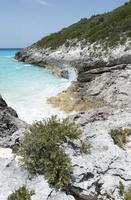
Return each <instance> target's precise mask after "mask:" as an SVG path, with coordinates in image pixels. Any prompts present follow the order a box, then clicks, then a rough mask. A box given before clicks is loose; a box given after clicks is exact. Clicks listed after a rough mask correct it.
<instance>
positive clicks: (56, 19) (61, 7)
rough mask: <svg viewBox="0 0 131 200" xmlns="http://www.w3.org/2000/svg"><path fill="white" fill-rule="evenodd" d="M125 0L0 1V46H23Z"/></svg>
mask: <svg viewBox="0 0 131 200" xmlns="http://www.w3.org/2000/svg"><path fill="white" fill-rule="evenodd" d="M124 2H126V0H107V1H106V0H45V1H44V0H0V48H8V47H26V46H28V45H30V44H31V43H33V42H35V41H37V40H38V39H40V38H41V37H43V36H45V35H47V34H49V33H51V32H55V31H58V30H59V29H61V28H63V27H66V26H68V25H70V24H72V23H74V22H77V21H78V20H79V19H81V18H83V17H89V16H91V15H94V14H97V13H103V12H107V11H110V10H112V9H113V8H116V7H117V6H119V5H121V4H123V3H124Z"/></svg>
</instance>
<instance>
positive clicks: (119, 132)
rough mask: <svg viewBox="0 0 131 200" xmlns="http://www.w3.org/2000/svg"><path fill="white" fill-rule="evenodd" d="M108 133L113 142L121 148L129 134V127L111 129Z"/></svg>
mask: <svg viewBox="0 0 131 200" xmlns="http://www.w3.org/2000/svg"><path fill="white" fill-rule="evenodd" d="M110 135H111V137H112V139H113V141H114V143H115V144H117V145H118V146H119V147H121V148H123V146H124V145H125V144H126V143H127V142H128V136H129V135H131V129H127V128H125V129H112V130H111V132H110Z"/></svg>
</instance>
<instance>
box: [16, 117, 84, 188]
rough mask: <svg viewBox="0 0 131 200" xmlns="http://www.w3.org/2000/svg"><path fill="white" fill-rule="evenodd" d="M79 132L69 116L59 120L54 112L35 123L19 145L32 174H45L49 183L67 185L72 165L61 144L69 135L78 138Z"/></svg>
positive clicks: (24, 161) (57, 186) (56, 185)
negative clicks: (68, 118) (51, 115)
mask: <svg viewBox="0 0 131 200" xmlns="http://www.w3.org/2000/svg"><path fill="white" fill-rule="evenodd" d="M80 134H81V131H80V130H79V128H78V126H76V125H75V124H74V123H71V122H69V121H68V120H67V119H64V120H63V121H60V120H59V119H57V118H56V117H55V116H53V117H52V118H50V119H48V120H47V121H42V122H36V123H34V124H33V125H32V126H31V127H30V131H29V132H28V134H26V136H25V138H24V141H23V142H22V144H21V147H20V154H21V156H22V157H23V159H22V161H23V163H24V165H25V166H26V168H27V169H28V170H29V172H30V173H32V174H35V173H41V174H45V177H46V178H47V180H48V182H49V184H50V185H51V186H52V187H55V188H56V189H58V188H61V187H63V186H65V185H68V184H69V182H70V174H71V173H72V166H71V162H70V159H69V158H68V156H67V155H66V154H65V152H64V151H63V150H62V149H61V148H60V145H61V144H62V143H65V142H67V139H71V140H73V139H78V138H79V137H80Z"/></svg>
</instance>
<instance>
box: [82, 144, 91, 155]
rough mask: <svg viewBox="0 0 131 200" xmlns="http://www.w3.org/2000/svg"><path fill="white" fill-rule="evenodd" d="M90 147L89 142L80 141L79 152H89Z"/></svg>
mask: <svg viewBox="0 0 131 200" xmlns="http://www.w3.org/2000/svg"><path fill="white" fill-rule="evenodd" d="M90 148H91V146H90V144H89V143H85V142H81V146H80V153H81V154H87V153H89V151H90Z"/></svg>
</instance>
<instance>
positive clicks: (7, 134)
mask: <svg viewBox="0 0 131 200" xmlns="http://www.w3.org/2000/svg"><path fill="white" fill-rule="evenodd" d="M26 129H27V125H26V123H25V122H23V121H21V120H19V119H18V115H17V113H16V111H15V110H13V109H12V108H10V107H8V105H7V104H6V102H5V101H4V100H3V99H2V97H1V96H0V146H3V147H9V146H12V145H14V144H15V143H16V142H18V141H20V140H21V139H22V138H23V136H24V134H25V131H26Z"/></svg>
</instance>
